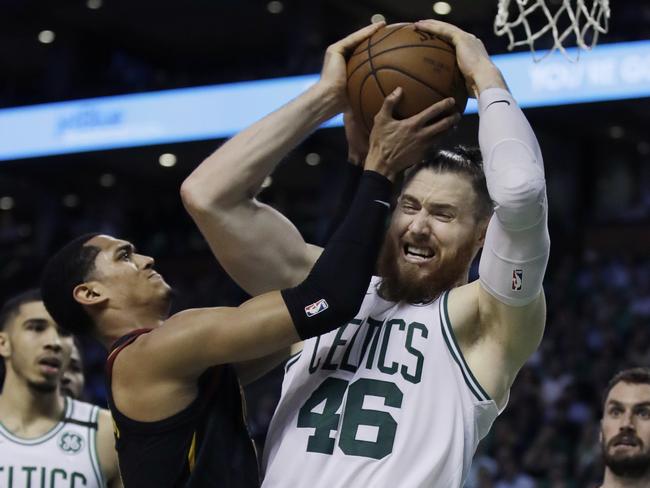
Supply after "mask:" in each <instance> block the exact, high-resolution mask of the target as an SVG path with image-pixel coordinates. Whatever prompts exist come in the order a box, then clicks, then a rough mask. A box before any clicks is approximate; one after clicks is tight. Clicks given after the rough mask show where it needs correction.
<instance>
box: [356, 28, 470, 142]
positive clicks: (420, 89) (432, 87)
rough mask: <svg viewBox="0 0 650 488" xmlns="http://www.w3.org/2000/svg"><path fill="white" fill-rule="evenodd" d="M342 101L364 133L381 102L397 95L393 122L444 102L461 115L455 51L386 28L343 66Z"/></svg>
mask: <svg viewBox="0 0 650 488" xmlns="http://www.w3.org/2000/svg"><path fill="white" fill-rule="evenodd" d="M347 75H348V83H347V87H348V97H349V100H350V104H351V106H352V110H353V112H354V114H355V116H356V117H357V119H358V120H359V121H361V122H362V123H363V125H365V127H366V128H367V129H368V131H370V130H371V129H372V126H373V123H374V118H375V115H376V114H377V112H378V111H379V109H380V108H381V105H382V103H383V102H384V98H385V97H386V96H387V95H388V94H390V93H391V92H392V91H393V90H394V89H395V88H397V87H398V86H401V87H402V89H403V94H402V99H401V100H400V101H399V103H398V105H397V106H396V110H395V114H394V115H395V117H397V118H399V119H402V118H407V117H411V116H412V115H415V114H416V113H418V112H421V111H422V110H424V109H425V108H427V107H429V106H431V105H432V104H434V103H436V102H438V101H440V100H442V99H444V98H447V97H454V98H455V99H456V110H458V112H459V113H461V114H462V113H463V112H464V111H465V105H467V90H466V88H465V80H464V79H463V76H462V75H461V73H460V70H459V69H458V65H457V64H456V51H455V49H454V47H453V45H451V44H450V43H449V42H447V41H445V40H444V39H441V38H440V37H438V36H436V35H433V34H429V33H428V32H423V31H419V30H416V29H415V25H414V24H409V23H403V24H392V25H387V26H386V27H383V28H381V29H379V30H378V31H377V32H375V34H373V35H372V37H370V38H369V39H368V40H367V41H365V42H363V43H361V44H360V45H359V46H358V47H357V49H356V50H355V51H354V53H352V56H350V59H349V60H348V64H347Z"/></svg>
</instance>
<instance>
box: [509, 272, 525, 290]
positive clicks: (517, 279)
mask: <svg viewBox="0 0 650 488" xmlns="http://www.w3.org/2000/svg"><path fill="white" fill-rule="evenodd" d="M523 280H524V270H523V269H513V270H512V289H513V290H515V291H519V290H521V285H522V282H523Z"/></svg>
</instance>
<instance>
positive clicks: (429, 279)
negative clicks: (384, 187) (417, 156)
mask: <svg viewBox="0 0 650 488" xmlns="http://www.w3.org/2000/svg"><path fill="white" fill-rule="evenodd" d="M476 199H477V196H476V193H475V191H474V189H473V187H472V184H471V182H470V181H469V178H468V177H466V176H465V175H460V174H456V173H450V172H442V173H438V172H435V171H433V170H431V169H422V170H420V171H419V172H418V173H417V174H416V175H415V176H414V177H413V179H412V180H410V181H409V183H408V184H407V186H406V187H405V188H404V190H403V191H402V194H401V195H400V197H399V199H398V202H397V207H396V209H395V212H394V213H393V217H392V219H391V224H390V227H389V229H388V232H387V234H386V239H385V241H384V248H383V249H382V255H381V257H380V261H379V264H380V266H379V267H380V270H379V271H380V274H381V276H382V278H384V281H385V282H387V283H391V286H390V288H392V290H390V291H389V293H388V295H389V296H388V297H387V298H389V299H391V300H407V301H411V302H413V301H421V300H424V299H430V298H433V297H434V296H436V295H437V294H439V293H440V292H441V291H444V290H446V289H449V288H451V287H453V286H455V285H457V284H460V283H459V282H460V281H462V280H463V279H464V278H465V277H466V273H467V271H468V270H469V266H470V265H471V262H472V259H473V258H474V256H475V255H476V253H477V251H478V250H479V249H480V247H481V246H482V242H483V235H484V230H485V225H483V224H484V223H482V222H477V220H476V216H475V208H476V204H477V202H476ZM485 223H486V222H485ZM382 286H383V285H382ZM383 291H385V290H384V289H382V292H383Z"/></svg>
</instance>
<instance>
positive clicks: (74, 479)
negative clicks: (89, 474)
mask: <svg viewBox="0 0 650 488" xmlns="http://www.w3.org/2000/svg"><path fill="white" fill-rule="evenodd" d="M77 479H79V483H80V484H79V485H77ZM80 486H88V481H87V480H86V477H85V476H84V475H83V474H81V473H77V472H74V473H72V478H70V488H78V487H80Z"/></svg>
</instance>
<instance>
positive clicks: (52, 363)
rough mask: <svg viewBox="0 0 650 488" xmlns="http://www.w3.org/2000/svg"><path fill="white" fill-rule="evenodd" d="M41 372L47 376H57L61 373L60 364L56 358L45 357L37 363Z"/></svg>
mask: <svg viewBox="0 0 650 488" xmlns="http://www.w3.org/2000/svg"><path fill="white" fill-rule="evenodd" d="M38 364H39V365H40V367H41V370H42V371H43V372H45V373H47V374H58V372H59V371H61V366H62V362H61V360H60V359H59V358H57V357H45V358H41V359H40V360H39V361H38Z"/></svg>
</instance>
